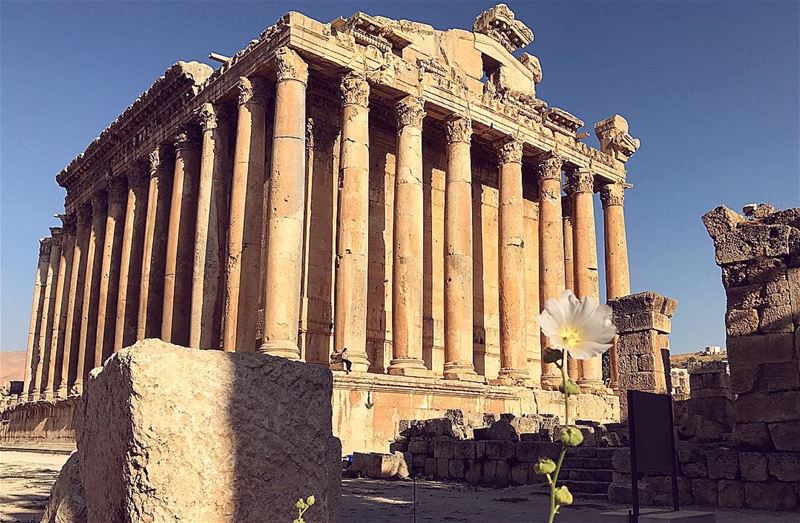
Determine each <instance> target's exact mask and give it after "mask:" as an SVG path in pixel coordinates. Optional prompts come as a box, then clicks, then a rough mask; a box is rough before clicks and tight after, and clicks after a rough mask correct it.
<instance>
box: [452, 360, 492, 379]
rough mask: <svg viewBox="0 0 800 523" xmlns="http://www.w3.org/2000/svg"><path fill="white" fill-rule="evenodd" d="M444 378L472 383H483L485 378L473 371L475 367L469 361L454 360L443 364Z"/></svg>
mask: <svg viewBox="0 0 800 523" xmlns="http://www.w3.org/2000/svg"><path fill="white" fill-rule="evenodd" d="M443 377H444V379H446V380H458V381H469V382H472V383H485V382H486V379H485V378H484V377H483V376H479V375H478V373H477V372H475V368H474V367H473V366H472V364H470V363H459V362H456V361H453V362H446V363H445V364H444V375H443Z"/></svg>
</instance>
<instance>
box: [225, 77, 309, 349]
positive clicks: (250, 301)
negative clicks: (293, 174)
mask: <svg viewBox="0 0 800 523" xmlns="http://www.w3.org/2000/svg"><path fill="white" fill-rule="evenodd" d="M265 90H266V89H265V82H264V80H263V79H262V78H259V77H253V78H240V79H239V116H238V119H237V122H236V144H235V149H234V153H233V174H232V180H231V199H230V226H229V228H228V257H227V262H226V264H225V291H224V297H223V299H224V301H223V306H222V322H223V323H222V348H223V349H224V350H226V351H234V350H239V351H245V352H252V351H254V350H255V343H256V317H257V314H258V312H257V311H258V302H259V295H258V293H259V285H258V284H257V282H259V281H260V275H259V273H258V271H259V264H260V258H261V224H262V215H263V212H262V207H263V201H264V161H265V160H264V154H265V148H266V144H265V139H266V138H265V125H266V112H265V107H264V106H265V101H264V97H265ZM301 157H302V156H298V159H299V158H301ZM298 163H301V162H300V161H299V160H298Z"/></svg>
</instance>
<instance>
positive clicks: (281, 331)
mask: <svg viewBox="0 0 800 523" xmlns="http://www.w3.org/2000/svg"><path fill="white" fill-rule="evenodd" d="M275 64H276V66H277V71H276V74H277V80H278V83H277V86H276V89H275V126H274V128H273V136H272V171H271V174H270V182H269V199H268V202H269V204H268V205H269V209H268V210H267V250H266V267H265V269H266V272H265V278H264V287H265V289H264V290H265V297H264V343H263V344H262V345H261V347H260V349H259V352H263V353H267V354H271V355H273V356H283V357H284V358H289V359H299V358H300V349H299V348H298V346H297V330H298V323H299V319H300V283H301V273H302V268H303V219H304V215H305V167H306V166H305V163H306V162H305V154H306V145H305V144H306V84H307V82H308V65H306V63H305V62H304V61H303V60H302V58H300V56H299V55H298V54H297V53H295V52H294V51H292V50H291V49H289V48H288V47H281V48H280V49H278V51H276V54H275Z"/></svg>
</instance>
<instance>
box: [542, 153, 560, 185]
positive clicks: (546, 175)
mask: <svg viewBox="0 0 800 523" xmlns="http://www.w3.org/2000/svg"><path fill="white" fill-rule="evenodd" d="M537 163H538V171H539V182H542V181H543V180H558V181H559V183H560V182H561V166H562V165H563V164H564V159H563V158H561V157H560V156H559V155H557V154H556V153H553V152H548V153H545V154H543V155H541V156H540V157H539V158H538V162H537Z"/></svg>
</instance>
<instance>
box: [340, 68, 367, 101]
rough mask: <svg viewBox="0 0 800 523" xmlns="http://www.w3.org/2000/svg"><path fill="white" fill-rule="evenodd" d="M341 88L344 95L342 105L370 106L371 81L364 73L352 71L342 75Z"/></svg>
mask: <svg viewBox="0 0 800 523" xmlns="http://www.w3.org/2000/svg"><path fill="white" fill-rule="evenodd" d="M339 90H340V92H341V95H342V105H344V106H347V105H357V106H359V107H363V108H368V107H369V82H367V78H366V76H364V75H363V74H360V73H357V72H355V71H350V72H349V73H347V74H346V75H344V76H343V77H342V83H341V84H340V85H339Z"/></svg>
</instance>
